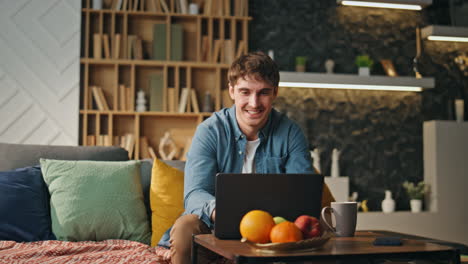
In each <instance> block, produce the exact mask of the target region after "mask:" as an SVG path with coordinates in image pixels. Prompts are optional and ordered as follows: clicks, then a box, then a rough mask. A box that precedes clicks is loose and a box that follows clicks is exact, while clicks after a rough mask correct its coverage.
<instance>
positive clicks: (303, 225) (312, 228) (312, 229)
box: [294, 215, 322, 239]
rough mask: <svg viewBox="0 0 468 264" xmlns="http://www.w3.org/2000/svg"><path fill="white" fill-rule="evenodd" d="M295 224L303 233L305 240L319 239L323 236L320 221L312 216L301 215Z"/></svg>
mask: <svg viewBox="0 0 468 264" xmlns="http://www.w3.org/2000/svg"><path fill="white" fill-rule="evenodd" d="M294 224H295V225H296V226H297V227H298V228H299V229H300V230H301V231H302V235H303V237H304V239H309V238H313V237H319V236H320V235H321V233H322V232H321V230H320V223H319V220H318V219H317V218H315V217H313V216H310V215H301V216H299V217H298V218H296V221H294Z"/></svg>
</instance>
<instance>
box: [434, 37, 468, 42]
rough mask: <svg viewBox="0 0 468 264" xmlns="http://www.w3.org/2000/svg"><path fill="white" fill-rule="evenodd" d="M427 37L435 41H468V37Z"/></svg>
mask: <svg viewBox="0 0 468 264" xmlns="http://www.w3.org/2000/svg"><path fill="white" fill-rule="evenodd" d="M427 39H428V40H433V41H454V42H468V37H465V38H464V37H448V36H428V37H427Z"/></svg>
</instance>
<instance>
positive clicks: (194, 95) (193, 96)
mask: <svg viewBox="0 0 468 264" xmlns="http://www.w3.org/2000/svg"><path fill="white" fill-rule="evenodd" d="M190 99H191V104H192V110H193V112H194V113H200V107H199V106H198V98H197V92H196V91H195V89H191V90H190Z"/></svg>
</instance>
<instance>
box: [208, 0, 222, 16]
mask: <svg viewBox="0 0 468 264" xmlns="http://www.w3.org/2000/svg"><path fill="white" fill-rule="evenodd" d="M223 5H224V0H214V1H212V2H211V12H210V15H216V16H222V15H223V12H224V6H223Z"/></svg>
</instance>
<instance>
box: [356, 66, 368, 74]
mask: <svg viewBox="0 0 468 264" xmlns="http://www.w3.org/2000/svg"><path fill="white" fill-rule="evenodd" d="M358 74H359V76H370V69H369V67H359V72H358Z"/></svg>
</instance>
